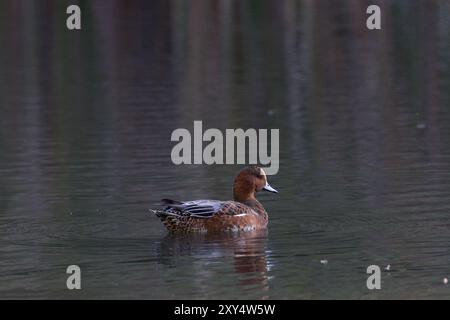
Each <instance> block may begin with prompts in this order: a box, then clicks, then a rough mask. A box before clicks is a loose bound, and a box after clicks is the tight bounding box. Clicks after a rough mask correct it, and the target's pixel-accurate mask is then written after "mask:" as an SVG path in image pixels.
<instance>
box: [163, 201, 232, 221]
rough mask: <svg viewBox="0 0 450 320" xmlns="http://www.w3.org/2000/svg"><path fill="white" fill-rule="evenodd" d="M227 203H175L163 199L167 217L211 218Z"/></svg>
mask: <svg viewBox="0 0 450 320" xmlns="http://www.w3.org/2000/svg"><path fill="white" fill-rule="evenodd" d="M225 203H226V201H219V200H194V201H186V202H181V201H175V200H170V199H163V200H162V204H163V205H166V208H165V209H164V210H163V212H164V213H165V214H166V215H176V216H182V217H196V218H211V217H212V216H214V215H215V214H217V213H219V212H220V211H221V209H222V208H223V206H224V204H225Z"/></svg>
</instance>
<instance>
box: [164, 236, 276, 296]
mask: <svg viewBox="0 0 450 320" xmlns="http://www.w3.org/2000/svg"><path fill="white" fill-rule="evenodd" d="M269 254H270V251H269V250H268V249H267V230H266V229H264V230H254V231H250V232H233V233H223V234H168V235H167V236H166V237H165V238H164V239H163V240H162V241H161V244H160V246H159V252H158V258H159V262H160V263H161V264H163V265H166V266H169V267H177V268H178V267H180V265H181V264H184V263H186V261H185V259H184V258H188V257H193V258H195V259H196V260H197V261H204V263H202V268H201V269H200V270H199V269H195V271H194V272H196V273H198V274H193V277H196V278H204V277H207V276H206V275H207V274H211V272H210V271H211V270H209V266H211V265H213V264H215V263H221V264H222V265H221V266H220V270H223V269H224V268H225V269H226V265H223V263H225V264H226V263H227V261H228V257H232V259H233V260H232V261H233V262H232V263H233V269H234V273H235V276H237V279H238V284H239V286H242V287H244V289H248V290H253V289H255V287H257V288H258V290H257V291H258V292H261V293H262V296H261V297H260V298H261V299H267V298H268V296H267V293H268V290H269V271H270V267H271V264H270V256H269ZM184 267H185V266H184V265H183V268H184ZM191 267H192V266H189V267H188V268H191ZM211 268H212V269H214V270H212V271H213V272H214V278H216V279H217V275H216V274H215V271H217V267H216V266H214V267H211Z"/></svg>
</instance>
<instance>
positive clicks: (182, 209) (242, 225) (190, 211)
mask: <svg viewBox="0 0 450 320" xmlns="http://www.w3.org/2000/svg"><path fill="white" fill-rule="evenodd" d="M262 190H264V191H268V192H272V193H278V191H277V190H275V189H274V188H273V187H272V186H270V184H269V183H268V181H267V175H266V173H265V171H264V169H262V168H261V167H259V166H249V167H246V168H244V169H242V170H241V171H239V172H238V174H237V175H236V177H235V179H234V183H233V200H228V201H221V200H192V201H177V200H172V199H162V200H161V204H162V205H163V206H164V208H163V209H156V210H154V209H150V211H151V212H153V213H154V214H155V215H156V217H158V218H159V219H160V220H161V221H162V223H163V224H164V226H165V227H166V228H167V230H168V231H169V232H174V233H179V232H181V233H191V232H201V233H217V232H228V231H252V230H261V229H265V228H267V224H268V220H269V219H268V218H269V217H268V214H267V212H266V210H265V209H264V207H263V205H262V204H261V203H260V202H259V201H258V200H256V193H257V192H259V191H262Z"/></svg>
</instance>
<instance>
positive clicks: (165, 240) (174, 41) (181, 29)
mask: <svg viewBox="0 0 450 320" xmlns="http://www.w3.org/2000/svg"><path fill="white" fill-rule="evenodd" d="M363 2H364V1H363ZM363 2H361V1H356V0H355V1H346V2H345V5H342V6H335V5H330V4H331V1H314V2H313V1H264V2H262V1H245V2H243V1H242V2H241V1H217V2H211V1H203V2H202V1H195V3H194V4H192V5H191V6H189V5H188V4H187V3H185V2H184V1H152V2H147V1H142V2H139V1H130V2H128V1H107V2H104V1H92V2H88V3H85V2H83V6H82V10H83V30H82V31H79V32H68V31H67V30H66V29H65V24H64V23H65V14H64V12H65V4H64V1H47V2H45V3H43V4H40V2H37V1H2V2H1V3H0V41H1V42H2V43H4V45H2V50H0V70H1V72H0V108H1V109H0V110H1V117H0V182H1V183H0V298H64V299H71V298H89V299H94V298H145V299H154V298H163V299H166V298H194V299H196V298H198V299H206V298H232V299H241V298H255V299H267V298H272V299H284V298H289V299H298V298H314V299H319V298H339V299H343V298H354V299H361V298H362V299H378V298H389V299H390V298H403V299H405V298H449V297H450V287H448V286H445V285H444V284H443V283H442V280H443V278H444V277H449V276H450V252H449V246H450V220H449V214H450V199H449V198H450V197H449V196H450V126H449V123H450V76H449V74H450V73H449V71H450V59H449V52H450V41H449V40H450V29H449V17H450V5H449V3H448V1H444V0H442V1H395V2H394V1H392V2H391V1H389V2H388V1H384V2H383V1H376V2H377V3H379V4H380V5H381V6H382V8H383V20H382V21H383V29H382V30H381V31H370V32H369V31H367V30H366V29H365V28H363V26H364V25H365V17H366V16H365V5H364V4H362V3H363ZM333 4H334V2H333ZM194 120H203V125H204V127H205V128H219V129H225V128H239V127H242V128H279V129H280V144H281V145H280V148H281V149H280V171H279V173H278V174H277V175H276V176H273V177H270V182H271V184H272V185H273V186H274V187H275V188H277V189H278V190H279V191H280V193H279V194H278V195H273V194H261V195H260V196H259V199H260V201H261V202H262V203H263V204H264V206H265V207H266V209H267V211H268V212H269V215H270V223H269V229H268V231H267V232H262V233H246V234H236V235H221V236H213V235H209V236H205V235H203V236H170V235H168V234H167V232H166V231H165V230H164V228H163V226H162V225H161V223H160V222H159V221H158V219H157V218H155V217H153V216H152V215H150V214H149V213H148V208H151V207H153V206H154V205H155V203H157V202H158V200H159V199H160V198H164V197H171V198H175V199H182V200H189V199H198V198H212V199H229V198H230V197H231V184H232V180H233V176H234V174H235V173H236V171H237V170H239V169H240V168H241V167H240V166H206V165H200V166H198V165H197V166H175V165H173V164H172V162H171V160H170V151H171V148H172V147H173V143H172V142H171V141H170V134H171V132H172V131H173V130H174V129H176V128H188V129H190V130H192V125H193V121H194ZM323 260H326V261H327V263H323V262H324V261H323ZM321 261H322V262H321ZM72 264H77V265H79V266H80V267H81V270H82V290H80V291H69V290H67V289H66V279H67V276H68V275H67V274H66V273H65V270H66V268H67V266H68V265H72ZM372 264H376V265H379V266H380V267H381V268H382V270H383V271H382V289H381V290H378V291H370V290H368V289H367V287H366V279H367V276H368V275H367V274H366V268H367V266H369V265H372ZM387 265H390V270H389V271H386V270H384V268H385V267H386V266H387Z"/></svg>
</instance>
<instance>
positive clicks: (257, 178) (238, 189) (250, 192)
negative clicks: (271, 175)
mask: <svg viewBox="0 0 450 320" xmlns="http://www.w3.org/2000/svg"><path fill="white" fill-rule="evenodd" d="M261 190H265V191H269V192H273V193H278V191H277V190H275V189H274V188H272V187H271V186H270V184H269V183H268V182H267V175H266V173H265V172H264V170H263V169H262V168H260V167H257V166H251V167H247V168H244V169H242V170H241V171H240V172H239V173H238V175H237V176H236V178H235V179H234V185H233V197H234V200H235V201H239V202H244V201H248V200H256V196H255V195H256V192H258V191H261Z"/></svg>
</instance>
